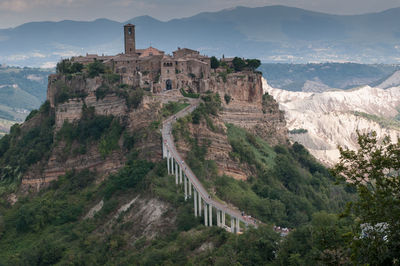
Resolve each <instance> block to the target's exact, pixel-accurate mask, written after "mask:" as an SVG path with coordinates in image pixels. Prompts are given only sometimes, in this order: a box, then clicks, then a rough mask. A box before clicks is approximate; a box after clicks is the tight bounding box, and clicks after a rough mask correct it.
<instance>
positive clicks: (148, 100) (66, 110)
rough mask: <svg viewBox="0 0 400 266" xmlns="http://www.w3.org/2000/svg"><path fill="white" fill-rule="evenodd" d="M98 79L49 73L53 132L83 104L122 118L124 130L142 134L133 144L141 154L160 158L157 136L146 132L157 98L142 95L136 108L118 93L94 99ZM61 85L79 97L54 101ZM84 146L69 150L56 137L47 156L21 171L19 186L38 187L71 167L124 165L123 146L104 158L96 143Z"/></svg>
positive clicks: (106, 170) (155, 115)
mask: <svg viewBox="0 0 400 266" xmlns="http://www.w3.org/2000/svg"><path fill="white" fill-rule="evenodd" d="M102 83H103V81H102V80H101V78H100V77H97V78H94V79H83V78H82V77H81V76H78V77H74V78H72V79H70V80H68V79H65V77H64V76H61V75H51V76H50V77H49V86H48V95H47V100H48V101H49V102H50V105H51V106H52V107H53V108H54V110H55V135H56V134H57V132H58V131H59V130H60V129H61V127H62V126H63V124H64V122H65V121H68V122H70V123H73V122H76V121H78V120H79V119H81V117H82V108H83V106H84V105H86V106H87V107H94V110H95V113H96V114H97V115H106V116H109V115H112V116H114V117H117V118H119V119H120V121H124V122H125V124H126V131H127V132H128V133H130V134H133V133H135V134H136V135H141V134H143V138H137V142H136V144H135V145H136V147H137V148H138V149H139V150H141V151H143V152H142V153H141V156H142V157H144V158H147V159H149V160H153V161H154V160H159V159H161V148H160V141H161V140H160V138H159V136H158V135H157V134H153V133H148V132H147V131H148V128H149V126H150V124H151V123H152V122H153V121H156V120H158V119H159V110H160V109H161V102H160V101H159V100H157V99H156V98H154V97H149V96H144V98H143V100H142V103H141V104H140V105H139V106H138V108H136V109H133V108H128V106H127V104H126V101H125V99H124V98H121V97H118V96H117V95H116V94H115V93H114V94H109V95H106V96H105V97H104V98H103V99H96V95H95V92H96V90H97V89H98V88H99V87H100V86H102ZM62 86H67V87H68V88H70V89H72V93H74V94H76V95H79V97H74V98H72V99H70V100H68V101H67V102H65V103H61V104H56V97H57V95H58V94H59V93H60V90H62ZM26 126H28V124H27V125H26ZM122 144H123V140H122V136H121V139H120V141H119V146H120V147H122ZM79 145H80V144H78V143H76V142H74V143H72V147H71V148H70V149H69V150H70V151H73V150H74V149H76V148H79ZM86 149H87V150H86V153H85V154H79V153H78V154H72V152H66V143H65V142H63V141H58V142H57V145H54V148H53V150H52V151H51V155H50V158H49V160H48V161H47V162H41V163H38V164H37V165H34V166H33V167H31V169H30V170H29V171H28V172H27V173H26V174H25V176H24V177H23V180H22V189H23V190H28V189H31V188H34V189H36V190H39V189H41V188H42V187H44V186H47V185H48V184H49V182H51V181H53V180H56V179H57V178H58V176H60V175H63V174H65V173H66V171H68V170H72V169H76V170H83V169H89V170H91V171H95V172H96V173H97V174H99V176H106V175H108V174H110V173H114V172H116V171H118V169H120V168H121V167H122V166H123V165H124V162H125V156H126V154H125V152H124V151H123V149H118V150H115V151H113V152H112V153H111V154H109V155H108V156H106V157H105V158H103V156H102V155H101V153H100V151H99V148H98V143H90V144H89V145H87V148H86Z"/></svg>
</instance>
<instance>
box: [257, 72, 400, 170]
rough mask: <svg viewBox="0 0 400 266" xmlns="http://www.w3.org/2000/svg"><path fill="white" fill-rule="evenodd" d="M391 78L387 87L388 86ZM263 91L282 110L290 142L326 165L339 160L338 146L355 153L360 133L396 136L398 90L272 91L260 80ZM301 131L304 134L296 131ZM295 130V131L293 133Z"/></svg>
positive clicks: (366, 88)
mask: <svg viewBox="0 0 400 266" xmlns="http://www.w3.org/2000/svg"><path fill="white" fill-rule="evenodd" d="M393 79H394V78H393V77H391V78H390V80H389V82H387V83H388V84H392V83H393V82H394V81H393ZM264 90H265V91H266V92H268V93H269V94H270V95H272V96H273V97H274V98H275V99H276V100H277V101H278V102H279V104H280V107H281V108H282V109H283V110H285V113H286V116H285V118H286V121H287V124H288V128H289V130H291V132H292V134H290V139H291V140H292V141H297V142H299V143H301V144H302V145H304V146H305V147H306V148H307V149H308V150H309V151H310V152H311V154H312V155H314V156H315V157H316V158H318V159H319V160H320V161H321V162H323V163H324V164H326V165H329V166H332V165H334V164H335V163H337V162H338V160H339V156H340V153H339V150H338V145H339V146H341V147H344V148H349V149H351V150H357V149H358V148H359V147H358V142H357V139H358V136H357V131H359V132H360V133H369V132H372V131H375V132H376V133H377V137H378V139H382V138H383V137H385V136H390V137H391V139H392V141H395V140H396V139H397V138H398V136H399V135H400V126H399V122H398V121H397V119H396V118H395V117H396V116H397V115H398V113H399V112H398V106H399V105H400V88H399V87H392V88H388V89H385V90H384V89H381V88H373V87H369V86H363V87H359V88H355V89H353V90H346V91H341V90H336V91H326V92H322V93H310V92H292V91H285V90H281V89H275V88H272V87H271V86H269V85H268V83H267V81H266V80H264ZM299 129H302V130H303V131H304V132H299V131H298V130H299ZM296 130H297V132H296Z"/></svg>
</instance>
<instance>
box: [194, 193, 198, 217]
mask: <svg viewBox="0 0 400 266" xmlns="http://www.w3.org/2000/svg"><path fill="white" fill-rule="evenodd" d="M193 195H194V197H193V198H194V217H197V191H196V190H195V189H194V190H193Z"/></svg>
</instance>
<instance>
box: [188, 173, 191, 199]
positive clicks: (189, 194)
mask: <svg viewBox="0 0 400 266" xmlns="http://www.w3.org/2000/svg"><path fill="white" fill-rule="evenodd" d="M188 182H189V198H191V197H192V182H191V181H190V179H189V178H188Z"/></svg>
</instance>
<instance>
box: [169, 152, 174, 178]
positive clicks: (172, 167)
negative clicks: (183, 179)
mask: <svg viewBox="0 0 400 266" xmlns="http://www.w3.org/2000/svg"><path fill="white" fill-rule="evenodd" d="M168 154H169V160H170V161H169V163H170V164H171V166H170V168H171V173H170V174H171V175H173V174H174V157H172V154H171V152H170V151H169V152H168Z"/></svg>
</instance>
